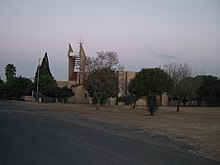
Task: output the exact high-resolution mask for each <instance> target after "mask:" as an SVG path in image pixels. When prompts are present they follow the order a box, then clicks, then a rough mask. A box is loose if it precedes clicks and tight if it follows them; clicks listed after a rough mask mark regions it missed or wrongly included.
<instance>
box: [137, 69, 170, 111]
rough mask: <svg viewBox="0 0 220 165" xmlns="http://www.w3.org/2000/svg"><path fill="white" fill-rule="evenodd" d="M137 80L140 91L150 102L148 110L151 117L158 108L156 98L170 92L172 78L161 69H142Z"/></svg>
mask: <svg viewBox="0 0 220 165" xmlns="http://www.w3.org/2000/svg"><path fill="white" fill-rule="evenodd" d="M135 79H137V80H136V81H137V82H138V86H139V87H138V91H140V93H141V95H142V97H145V98H146V99H147V101H148V110H149V112H150V114H151V115H154V112H155V111H156V110H157V108H158V103H157V99H156V97H157V96H158V95H162V94H163V93H165V92H167V91H169V90H170V89H171V87H172V85H173V81H172V79H171V77H170V76H169V75H168V74H167V73H165V72H164V71H163V70H162V69H159V68H149V69H142V70H141V71H140V72H138V73H137V75H136V77H135Z"/></svg>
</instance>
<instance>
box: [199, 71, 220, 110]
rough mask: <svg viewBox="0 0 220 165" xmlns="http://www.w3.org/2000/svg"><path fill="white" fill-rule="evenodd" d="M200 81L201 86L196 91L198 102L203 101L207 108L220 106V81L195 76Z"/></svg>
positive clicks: (211, 77) (213, 78) (210, 77)
mask: <svg viewBox="0 0 220 165" xmlns="http://www.w3.org/2000/svg"><path fill="white" fill-rule="evenodd" d="M196 78H197V79H201V85H200V86H199V89H198V91H197V93H198V100H200V101H204V102H205V103H206V104H207V105H208V106H219V105H220V97H219V96H220V80H219V79H218V78H217V77H214V76H211V75H208V76H206V75H202V76H197V77H196Z"/></svg>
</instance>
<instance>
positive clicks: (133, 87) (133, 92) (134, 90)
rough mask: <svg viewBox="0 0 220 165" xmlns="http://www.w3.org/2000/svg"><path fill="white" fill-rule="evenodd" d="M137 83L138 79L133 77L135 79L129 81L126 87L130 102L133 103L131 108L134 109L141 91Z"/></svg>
mask: <svg viewBox="0 0 220 165" xmlns="http://www.w3.org/2000/svg"><path fill="white" fill-rule="evenodd" d="M139 81H140V79H138V77H135V78H133V79H131V81H130V83H129V85H128V91H129V94H130V96H131V99H132V102H133V108H135V106H136V102H137V101H138V99H140V98H141V97H142V91H141V88H140V86H139V84H140V82H139Z"/></svg>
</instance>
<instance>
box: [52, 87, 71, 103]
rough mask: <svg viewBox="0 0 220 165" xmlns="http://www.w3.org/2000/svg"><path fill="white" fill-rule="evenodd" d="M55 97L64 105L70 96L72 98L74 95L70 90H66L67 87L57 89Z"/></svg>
mask: <svg viewBox="0 0 220 165" xmlns="http://www.w3.org/2000/svg"><path fill="white" fill-rule="evenodd" d="M56 96H57V98H59V99H61V100H62V102H64V103H65V102H66V101H67V100H68V99H69V98H70V97H71V96H74V93H73V91H72V89H70V88H68V87H67V86H65V87H62V88H60V87H58V88H57V94H56Z"/></svg>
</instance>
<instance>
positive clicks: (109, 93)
mask: <svg viewBox="0 0 220 165" xmlns="http://www.w3.org/2000/svg"><path fill="white" fill-rule="evenodd" d="M85 88H86V89H87V90H88V93H89V96H90V97H92V101H93V103H94V104H99V105H100V106H102V105H103V103H105V101H106V100H107V99H108V98H110V97H117V95H118V92H119V89H118V76H117V74H116V73H115V71H113V70H111V69H109V68H102V69H97V70H94V71H93V72H91V73H90V74H89V75H88V77H87V79H86V81H85Z"/></svg>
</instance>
